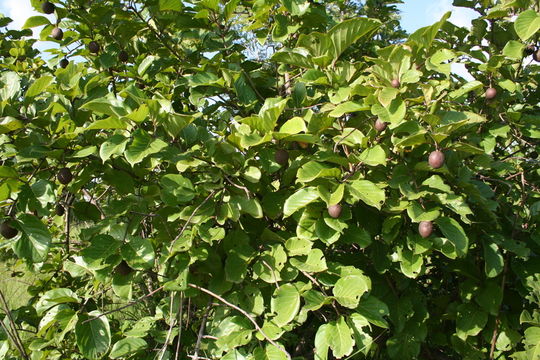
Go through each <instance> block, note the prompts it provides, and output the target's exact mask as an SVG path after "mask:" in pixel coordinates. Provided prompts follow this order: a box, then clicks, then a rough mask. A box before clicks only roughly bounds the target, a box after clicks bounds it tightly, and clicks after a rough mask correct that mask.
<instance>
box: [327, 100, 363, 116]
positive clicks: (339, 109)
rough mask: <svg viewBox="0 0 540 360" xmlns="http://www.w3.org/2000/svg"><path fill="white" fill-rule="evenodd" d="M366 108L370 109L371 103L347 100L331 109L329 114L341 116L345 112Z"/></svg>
mask: <svg viewBox="0 0 540 360" xmlns="http://www.w3.org/2000/svg"><path fill="white" fill-rule="evenodd" d="M366 110H369V105H364V103H361V102H358V101H346V102H344V103H341V104H339V105H338V106H336V107H335V108H334V109H333V110H332V111H330V114H329V115H330V116H331V117H335V118H339V117H342V116H343V115H344V114H349V113H352V112H357V111H366Z"/></svg>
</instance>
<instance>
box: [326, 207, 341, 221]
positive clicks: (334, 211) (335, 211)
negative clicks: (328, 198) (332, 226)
mask: <svg viewBox="0 0 540 360" xmlns="http://www.w3.org/2000/svg"><path fill="white" fill-rule="evenodd" d="M341 210H343V208H342V207H341V205H339V204H335V205H330V206H329V207H328V215H330V216H331V217H333V218H334V219H337V218H338V217H340V216H341Z"/></svg>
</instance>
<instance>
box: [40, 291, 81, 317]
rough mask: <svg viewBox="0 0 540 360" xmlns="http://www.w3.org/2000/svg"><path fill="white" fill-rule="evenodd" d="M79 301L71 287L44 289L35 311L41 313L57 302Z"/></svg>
mask: <svg viewBox="0 0 540 360" xmlns="http://www.w3.org/2000/svg"><path fill="white" fill-rule="evenodd" d="M79 301H80V299H79V297H78V296H77V294H75V293H74V292H73V291H72V290H71V289H66V288H58V289H52V290H49V291H46V292H45V293H44V294H43V295H42V296H41V298H40V299H39V301H38V302H37V304H36V312H37V313H38V314H39V315H41V314H43V313H44V312H45V311H47V310H49V309H50V308H51V307H53V306H55V305H58V304H66V303H78V302H79Z"/></svg>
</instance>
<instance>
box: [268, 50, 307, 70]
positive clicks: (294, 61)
mask: <svg viewBox="0 0 540 360" xmlns="http://www.w3.org/2000/svg"><path fill="white" fill-rule="evenodd" d="M272 60H273V61H275V62H277V63H282V64H288V65H294V66H298V67H302V68H307V69H308V68H312V67H313V63H312V62H311V61H310V60H309V59H308V58H307V57H305V56H304V55H302V54H298V53H295V52H292V51H279V52H277V53H275V54H274V55H272Z"/></svg>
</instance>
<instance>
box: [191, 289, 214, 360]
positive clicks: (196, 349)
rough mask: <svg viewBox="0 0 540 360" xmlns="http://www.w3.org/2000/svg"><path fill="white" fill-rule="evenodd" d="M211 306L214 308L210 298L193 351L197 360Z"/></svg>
mask: <svg viewBox="0 0 540 360" xmlns="http://www.w3.org/2000/svg"><path fill="white" fill-rule="evenodd" d="M211 308H212V299H209V300H208V305H206V309H205V310H204V315H203V317H202V321H201V327H200V328H199V334H198V335H197V342H196V343H195V351H194V353H193V359H195V360H198V359H199V349H200V348H201V340H202V338H203V335H204V328H205V327H206V320H207V319H208V313H209V312H210V309H211Z"/></svg>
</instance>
